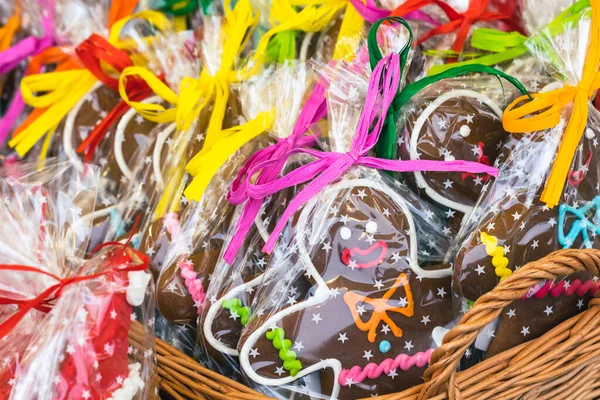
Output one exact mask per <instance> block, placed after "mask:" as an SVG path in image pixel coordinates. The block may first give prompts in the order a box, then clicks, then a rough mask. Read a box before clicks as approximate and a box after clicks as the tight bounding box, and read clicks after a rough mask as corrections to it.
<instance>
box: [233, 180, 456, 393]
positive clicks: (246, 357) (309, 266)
mask: <svg viewBox="0 0 600 400" xmlns="http://www.w3.org/2000/svg"><path fill="white" fill-rule="evenodd" d="M355 187H369V188H372V189H374V190H377V191H380V192H383V193H384V194H386V195H387V196H388V197H390V198H391V199H392V200H393V201H394V202H395V203H396V204H397V205H398V206H400V209H401V211H402V212H403V213H404V214H405V217H406V219H407V221H408V225H409V236H410V246H411V248H410V260H411V262H410V268H411V269H412V270H413V271H414V272H415V273H416V274H417V275H419V276H421V277H423V278H443V277H445V276H451V275H452V268H447V269H443V270H436V271H426V270H423V269H422V268H421V267H419V265H418V263H417V254H418V253H417V237H416V229H415V224H414V221H413V218H412V215H411V212H410V209H409V208H408V205H407V204H406V202H405V200H404V199H403V198H402V196H400V195H399V194H398V193H397V192H395V191H394V190H393V189H391V188H390V187H388V186H386V185H383V184H381V183H379V182H376V181H375V182H374V181H371V180H368V179H349V180H344V181H341V182H339V183H337V184H334V185H331V186H330V187H328V188H327V189H325V191H323V193H322V194H321V195H320V196H315V197H313V198H312V199H311V200H310V201H309V202H308V203H307V204H306V206H305V207H304V209H303V210H302V213H301V214H300V217H299V219H298V224H297V227H296V235H299V234H302V235H305V233H306V225H307V221H308V217H309V215H311V213H312V210H313V209H314V208H315V207H316V205H317V202H318V201H320V200H321V199H322V198H328V199H329V198H332V192H333V194H335V193H337V192H339V191H340V190H341V189H346V188H355ZM303 239H304V238H303ZM297 243H298V254H299V256H300V265H301V266H303V267H306V271H307V273H308V274H310V275H311V277H312V278H313V279H314V280H315V281H316V283H317V289H316V290H315V294H314V296H313V297H311V298H310V299H308V300H306V301H302V302H299V303H297V304H295V305H293V306H291V307H288V308H286V309H284V310H281V311H279V312H277V313H275V314H274V315H273V316H271V317H270V318H269V319H267V320H266V321H265V322H264V323H263V324H262V325H261V326H260V327H259V328H258V329H257V330H255V331H254V332H252V334H250V336H249V337H248V339H247V340H246V342H245V343H244V344H243V345H242V348H241V350H240V354H239V359H240V365H241V367H242V369H243V370H244V373H246V374H247V376H248V377H250V379H252V380H254V381H255V382H257V383H259V384H262V385H265V386H278V385H284V384H287V383H291V382H293V381H296V380H298V379H300V378H302V377H303V376H306V375H309V374H311V373H313V372H316V371H319V370H321V369H326V368H331V369H332V370H333V373H334V386H333V389H332V393H331V399H336V398H337V396H338V394H339V392H340V384H339V382H338V380H339V375H340V373H341V371H342V363H341V362H340V361H339V360H338V359H333V358H330V359H327V360H321V361H320V362H318V363H316V364H313V365H311V366H309V367H307V368H303V369H301V370H300V372H299V373H298V374H297V375H296V376H294V377H292V376H288V377H285V378H265V377H263V376H261V375H259V374H258V373H256V371H254V369H253V368H252V366H251V364H250V351H251V350H252V348H253V347H254V345H256V343H257V342H258V341H259V340H260V339H261V338H262V337H263V336H264V335H265V334H266V333H267V331H268V330H270V329H271V327H273V326H276V323H277V322H279V321H281V320H283V319H284V318H285V317H287V316H288V315H291V314H293V313H294V312H296V311H299V310H304V309H306V308H309V307H311V306H313V305H319V304H322V303H324V302H325V301H327V300H328V299H329V298H330V297H331V292H332V289H330V288H329V287H328V286H327V284H326V282H325V281H324V280H323V278H322V277H321V275H320V274H319V273H318V272H317V269H316V267H315V266H314V264H313V263H312V260H311V258H310V255H309V253H308V250H307V249H306V246H305V243H304V240H297Z"/></svg>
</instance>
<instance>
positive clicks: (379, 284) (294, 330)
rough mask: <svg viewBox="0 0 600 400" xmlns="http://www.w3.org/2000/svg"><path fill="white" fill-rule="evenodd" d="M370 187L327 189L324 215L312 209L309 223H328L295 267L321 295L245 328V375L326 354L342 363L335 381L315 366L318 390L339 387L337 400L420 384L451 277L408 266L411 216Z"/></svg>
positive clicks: (292, 370)
mask: <svg viewBox="0 0 600 400" xmlns="http://www.w3.org/2000/svg"><path fill="white" fill-rule="evenodd" d="M361 182H366V181H365V180H361ZM379 188H383V185H381V184H379V183H375V184H366V185H365V186H350V187H348V188H345V189H342V190H339V191H336V192H334V193H335V195H336V199H337V200H336V201H335V202H334V205H333V206H332V207H330V208H329V209H328V210H323V209H321V210H318V211H317V210H316V209H313V212H315V211H316V212H317V213H316V214H314V215H311V216H310V218H309V219H310V220H311V221H317V220H320V221H323V220H324V219H325V218H328V219H329V221H327V226H328V228H327V229H326V230H325V232H324V234H323V235H322V236H321V237H319V238H318V240H314V238H311V239H310V241H311V242H312V243H316V244H315V245H314V246H312V247H313V248H312V251H310V252H311V253H312V256H311V257H309V258H307V259H306V260H304V259H303V257H302V253H303V250H302V245H301V246H300V247H301V248H300V251H299V253H300V261H301V263H303V264H308V265H307V268H306V274H305V276H302V277H301V278H299V279H306V278H307V277H308V279H309V281H311V282H312V283H313V290H311V291H310V293H314V292H315V290H317V291H319V292H321V290H323V289H325V290H326V291H327V292H328V293H327V294H326V296H324V297H323V296H320V295H319V296H313V297H307V298H306V299H304V300H302V299H298V301H299V302H298V303H296V304H294V305H292V306H290V307H288V308H286V309H284V310H282V311H280V312H279V313H278V314H276V315H275V316H273V317H271V318H269V317H268V316H265V317H263V318H255V319H254V321H252V322H251V324H250V329H252V330H253V332H254V333H253V334H252V335H251V336H250V337H249V338H248V341H247V342H246V343H245V344H244V348H248V351H249V356H248V361H249V365H250V366H251V368H252V369H253V370H254V372H255V373H256V374H255V375H254V376H251V377H252V378H253V379H256V380H259V381H263V382H264V383H265V382H266V381H264V379H267V380H268V379H273V378H284V377H290V376H298V375H300V376H301V375H303V374H302V372H303V370H305V371H306V369H308V368H310V367H311V366H314V365H315V364H318V363H320V362H321V360H325V359H329V358H333V359H337V360H339V361H336V362H339V363H341V369H342V371H341V373H340V374H339V376H334V374H333V373H332V370H331V369H329V368H328V369H326V370H322V368H324V367H325V366H331V365H330V364H327V362H326V363H325V364H322V363H321V365H322V367H321V368H317V369H320V370H321V386H322V392H323V393H324V394H327V395H329V394H331V393H333V394H335V393H336V391H338V390H339V395H338V397H339V398H340V399H356V398H360V397H365V396H366V397H369V396H370V395H374V394H380V395H381V394H385V393H391V392H395V391H398V390H402V389H404V388H408V387H411V386H413V385H416V384H418V383H420V382H421V381H422V378H421V376H422V375H423V372H424V370H425V368H426V367H427V365H428V361H429V357H430V354H431V351H432V350H431V349H432V348H433V347H435V345H434V341H433V339H432V332H433V331H434V329H435V328H436V327H438V326H439V327H443V326H446V325H448V324H450V323H451V322H452V320H453V314H452V300H451V295H450V277H449V274H450V272H449V271H448V270H444V271H442V270H437V271H432V270H428V271H423V270H419V269H418V267H416V268H411V263H415V262H416V254H417V250H418V249H417V248H416V238H415V237H412V238H411V235H415V233H416V232H415V229H414V227H413V224H414V223H413V221H412V216H411V215H410V214H408V213H409V212H410V211H409V210H408V209H407V207H406V205H401V204H400V203H399V202H402V203H403V202H404V200H402V199H401V198H400V197H399V196H398V195H397V194H395V193H392V192H391V190H389V189H387V188H386V189H387V190H386V191H383V190H379ZM392 195H393V196H392ZM324 196H325V195H324ZM308 207H309V206H307V208H308ZM305 211H306V210H305ZM303 213H304V212H303ZM325 213H326V214H327V216H325V215H323V214H325ZM302 218H303V217H302V216H301V217H300V220H302ZM301 224H302V222H301V221H300V222H299V225H301ZM299 230H300V231H301V228H299ZM305 254H308V252H307V253H305ZM415 270H419V272H420V274H418V273H416V272H415ZM421 275H427V276H430V277H431V278H425V277H423V276H421ZM317 288H318V289H317ZM317 299H318V300H317ZM257 311H258V312H257V315H260V314H261V313H260V310H257ZM267 319H268V321H266V320H267ZM273 328H275V329H273ZM439 329H441V328H439ZM439 329H438V330H439ZM436 331H437V330H436ZM288 341H289V342H288ZM241 357H242V358H243V357H245V354H244V351H242V354H241ZM284 360H285V362H284Z"/></svg>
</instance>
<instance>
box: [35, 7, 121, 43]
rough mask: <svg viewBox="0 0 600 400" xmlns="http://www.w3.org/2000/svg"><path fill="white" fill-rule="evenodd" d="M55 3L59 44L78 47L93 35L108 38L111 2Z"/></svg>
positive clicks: (56, 31) (56, 33)
mask: <svg viewBox="0 0 600 400" xmlns="http://www.w3.org/2000/svg"><path fill="white" fill-rule="evenodd" d="M29 1H30V0H29ZM55 1H56V3H55V7H56V23H55V37H56V40H57V41H58V43H59V44H63V45H77V44H79V43H81V42H83V41H84V40H85V39H87V38H88V37H89V36H90V35H91V34H92V33H96V34H98V35H101V36H104V37H107V36H108V13H109V9H110V7H111V2H110V1H109V0H100V1H97V0H55Z"/></svg>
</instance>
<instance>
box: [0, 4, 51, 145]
mask: <svg viewBox="0 0 600 400" xmlns="http://www.w3.org/2000/svg"><path fill="white" fill-rule="evenodd" d="M42 26H43V28H44V36H42V37H41V38H39V37H36V36H29V37H27V38H25V39H23V40H21V41H20V42H19V43H17V44H15V45H14V46H12V47H10V48H8V49H6V50H4V51H2V52H0V74H5V73H7V72H10V71H11V70H13V69H14V68H16V67H17V66H18V65H19V64H20V63H21V62H22V61H23V60H25V59H26V58H27V57H30V56H35V55H36V54H39V53H41V52H42V51H44V50H45V49H47V48H48V47H50V46H52V44H53V43H54V39H53V34H54V2H53V1H51V2H48V4H46V7H44V8H43V11H42ZM36 72H39V71H36ZM24 109H25V103H24V102H23V97H22V95H21V90H20V89H17V92H16V93H15V96H14V98H13V99H12V101H11V103H10V106H9V107H8V110H7V111H6V114H4V117H2V119H0V144H2V143H4V141H5V140H6V137H7V136H8V134H9V132H10V130H11V129H12V127H13V126H14V124H15V123H16V121H17V119H18V118H19V116H20V115H21V113H22V112H23V110H24Z"/></svg>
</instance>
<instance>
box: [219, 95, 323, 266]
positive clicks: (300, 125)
mask: <svg viewBox="0 0 600 400" xmlns="http://www.w3.org/2000/svg"><path fill="white" fill-rule="evenodd" d="M325 114H327V104H326V102H325V85H324V84H321V83H317V85H315V87H314V89H313V91H312V93H311V95H310V97H309V98H308V100H307V101H306V104H305V105H304V108H303V109H302V111H301V112H300V115H298V119H297V120H296V124H295V125H294V129H293V130H292V134H291V135H290V136H288V137H287V138H285V139H281V138H280V139H278V140H277V143H275V144H273V145H271V146H268V147H266V148H264V149H261V150H259V151H257V152H256V153H254V155H253V156H252V157H250V158H249V159H248V160H247V161H246V163H245V164H244V166H243V167H242V168H241V169H240V171H239V173H238V176H237V178H236V179H235V180H234V181H233V183H232V184H231V189H230V191H229V193H228V194H227V200H229V202H230V203H232V204H235V205H240V204H243V203H244V202H245V203H246V204H244V207H243V209H242V213H241V215H240V218H239V219H238V222H237V224H236V226H235V232H234V235H233V238H232V239H231V242H230V243H229V246H227V250H225V254H224V256H223V258H224V259H225V261H226V262H227V263H229V264H232V263H233V261H234V260H235V256H236V254H237V252H238V251H239V249H240V247H241V246H242V243H243V241H244V238H245V237H246V235H247V234H248V231H250V228H251V227H252V224H253V223H254V220H255V219H256V216H257V215H258V213H259V211H260V208H261V206H262V203H263V201H262V198H252V197H250V194H249V185H250V183H249V181H250V179H251V177H253V176H254V175H255V174H257V173H258V174H259V175H258V177H257V179H256V181H257V183H258V184H259V185H264V184H266V183H268V182H271V181H273V180H275V179H276V178H277V177H278V176H279V174H280V173H281V171H282V170H283V167H284V166H285V163H286V161H287V159H288V157H289V155H290V154H291V153H292V151H293V150H294V149H296V148H299V147H310V146H313V145H314V144H315V143H316V138H315V137H314V136H313V135H305V133H306V131H307V130H308V128H309V127H310V126H311V125H313V124H315V123H317V122H319V121H320V120H321V119H322V118H323V117H324V116H325Z"/></svg>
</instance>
